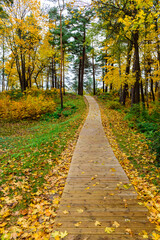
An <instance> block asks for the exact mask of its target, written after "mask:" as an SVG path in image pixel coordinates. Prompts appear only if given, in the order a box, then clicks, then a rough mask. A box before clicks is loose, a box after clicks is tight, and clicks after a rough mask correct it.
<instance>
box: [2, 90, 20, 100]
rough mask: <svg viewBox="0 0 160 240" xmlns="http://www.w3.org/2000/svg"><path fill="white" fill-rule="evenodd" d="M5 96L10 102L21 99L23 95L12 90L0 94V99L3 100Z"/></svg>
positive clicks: (18, 91)
mask: <svg viewBox="0 0 160 240" xmlns="http://www.w3.org/2000/svg"><path fill="white" fill-rule="evenodd" d="M6 96H9V97H10V99H11V100H15V101H16V100H19V99H20V98H22V97H23V93H22V91H21V90H20V89H14V90H9V91H5V92H1V93H0V99H3V98H5V97H6Z"/></svg>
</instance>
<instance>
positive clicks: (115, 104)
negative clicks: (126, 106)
mask: <svg viewBox="0 0 160 240" xmlns="http://www.w3.org/2000/svg"><path fill="white" fill-rule="evenodd" d="M107 108H109V109H115V110H117V109H121V108H122V105H121V104H120V103H119V102H116V101H109V102H108V103H107Z"/></svg>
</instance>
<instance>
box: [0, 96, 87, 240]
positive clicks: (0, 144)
mask: <svg viewBox="0 0 160 240" xmlns="http://www.w3.org/2000/svg"><path fill="white" fill-rule="evenodd" d="M59 105H60V103H57V108H56V111H55V112H54V114H49V115H47V114H46V115H44V116H43V117H42V118H41V119H40V120H38V121H37V120H35V121H31V120H23V121H17V122H16V121H15V122H11V121H10V122H8V121H1V122H0V129H1V133H0V169H1V170H0V236H1V239H49V236H50V232H51V231H52V229H53V224H54V218H55V216H56V213H55V212H56V209H57V207H58V205H59V201H60V198H61V195H62V191H63V188H64V184H65V179H66V176H67V173H68V169H69V165H70V161H71V158H72V153H73V150H74V147H75V144H76V141H77V138H78V133H79V131H80V126H81V125H82V123H83V119H84V118H85V116H86V105H85V103H84V100H83V98H82V97H79V96H76V95H73V94H67V95H66V96H65V97H64V109H63V111H61V109H60V107H59Z"/></svg>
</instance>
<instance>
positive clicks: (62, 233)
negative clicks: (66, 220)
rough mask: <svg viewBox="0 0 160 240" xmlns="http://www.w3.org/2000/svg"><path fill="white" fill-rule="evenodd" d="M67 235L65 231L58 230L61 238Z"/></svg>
mask: <svg viewBox="0 0 160 240" xmlns="http://www.w3.org/2000/svg"><path fill="white" fill-rule="evenodd" d="M67 235H68V233H67V231H65V232H60V237H61V238H64V237H66V236H67Z"/></svg>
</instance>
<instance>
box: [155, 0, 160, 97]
mask: <svg viewBox="0 0 160 240" xmlns="http://www.w3.org/2000/svg"><path fill="white" fill-rule="evenodd" d="M156 5H158V0H156ZM158 28H159V26H158V19H157V18H156V19H155V30H156V34H157V37H156V38H157V60H158V62H159V66H160V40H159V33H158ZM156 87H157V89H156V91H157V92H158V100H160V80H159V81H158V82H157V83H156Z"/></svg>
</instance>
